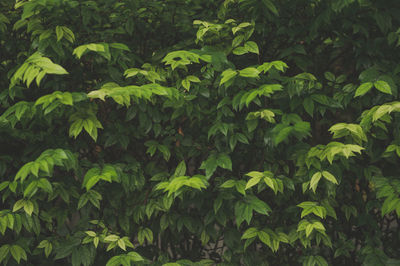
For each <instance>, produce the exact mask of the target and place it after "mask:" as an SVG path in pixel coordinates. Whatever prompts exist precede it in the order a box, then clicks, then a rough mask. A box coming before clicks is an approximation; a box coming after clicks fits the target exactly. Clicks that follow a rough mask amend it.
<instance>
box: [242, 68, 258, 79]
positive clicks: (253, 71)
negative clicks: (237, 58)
mask: <svg viewBox="0 0 400 266" xmlns="http://www.w3.org/2000/svg"><path fill="white" fill-rule="evenodd" d="M259 74H260V71H259V70H258V69H257V68H255V67H248V68H245V69H242V70H239V75H240V76H241V77H246V78H258V75H259Z"/></svg>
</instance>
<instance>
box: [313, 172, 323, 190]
mask: <svg viewBox="0 0 400 266" xmlns="http://www.w3.org/2000/svg"><path fill="white" fill-rule="evenodd" d="M321 177H322V173H321V172H316V173H315V174H314V175H313V176H312V177H311V181H310V188H311V189H312V190H313V191H314V193H315V190H316V189H317V186H318V182H319V180H320V179H321Z"/></svg>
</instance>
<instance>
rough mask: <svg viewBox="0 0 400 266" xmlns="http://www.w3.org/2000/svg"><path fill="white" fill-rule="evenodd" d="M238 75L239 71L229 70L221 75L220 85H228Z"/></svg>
mask: <svg viewBox="0 0 400 266" xmlns="http://www.w3.org/2000/svg"><path fill="white" fill-rule="evenodd" d="M236 75H237V71H235V70H233V69H227V70H225V71H224V72H222V74H221V81H220V83H219V85H220V86H221V85H222V84H224V83H226V82H227V81H229V80H231V79H232V78H234V77H235V76H236Z"/></svg>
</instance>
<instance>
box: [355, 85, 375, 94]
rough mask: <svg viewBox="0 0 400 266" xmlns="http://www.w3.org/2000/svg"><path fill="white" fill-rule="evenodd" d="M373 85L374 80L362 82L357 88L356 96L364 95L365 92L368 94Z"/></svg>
mask: <svg viewBox="0 0 400 266" xmlns="http://www.w3.org/2000/svg"><path fill="white" fill-rule="evenodd" d="M372 86H373V84H372V82H366V83H363V84H361V85H360V86H359V87H358V88H357V90H356V93H355V95H354V97H358V96H363V95H364V94H366V93H367V92H369V91H370V90H371V88H372Z"/></svg>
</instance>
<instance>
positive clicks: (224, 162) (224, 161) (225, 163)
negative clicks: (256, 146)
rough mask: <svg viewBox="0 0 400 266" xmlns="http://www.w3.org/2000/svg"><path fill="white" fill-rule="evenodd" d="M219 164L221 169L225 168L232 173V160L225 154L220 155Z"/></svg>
mask: <svg viewBox="0 0 400 266" xmlns="http://www.w3.org/2000/svg"><path fill="white" fill-rule="evenodd" d="M217 164H218V166H220V167H221V168H224V169H227V170H230V171H232V161H231V158H230V157H229V156H228V155H227V154H225V153H221V154H219V155H218V159H217Z"/></svg>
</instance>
